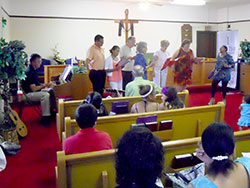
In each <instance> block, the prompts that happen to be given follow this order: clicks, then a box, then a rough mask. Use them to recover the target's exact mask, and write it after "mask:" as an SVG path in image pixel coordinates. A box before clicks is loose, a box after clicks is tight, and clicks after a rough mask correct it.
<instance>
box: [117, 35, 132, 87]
mask: <svg viewBox="0 0 250 188" xmlns="http://www.w3.org/2000/svg"><path fill="white" fill-rule="evenodd" d="M135 43H136V40H135V37H133V36H132V37H129V38H128V42H127V44H125V45H124V46H122V47H121V49H120V58H129V59H131V60H130V61H129V62H128V63H127V64H126V65H125V66H124V67H123V69H122V79H123V84H122V85H123V89H125V88H126V85H127V84H128V83H129V82H131V81H132V80H133V75H132V70H133V67H134V60H133V59H132V58H133V57H135V55H136V51H135V48H134V46H135Z"/></svg>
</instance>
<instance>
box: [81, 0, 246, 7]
mask: <svg viewBox="0 0 250 188" xmlns="http://www.w3.org/2000/svg"><path fill="white" fill-rule="evenodd" d="M82 1H89V0H82ZM92 1H102V2H103V1H107V2H108V1H110V2H120V3H140V2H150V3H151V4H154V5H160V6H162V5H168V4H169V3H170V2H171V1H173V0H92ZM187 1H188V0H187ZM205 1H207V4H208V5H209V4H210V5H215V6H235V5H242V4H247V3H250V0H205Z"/></svg>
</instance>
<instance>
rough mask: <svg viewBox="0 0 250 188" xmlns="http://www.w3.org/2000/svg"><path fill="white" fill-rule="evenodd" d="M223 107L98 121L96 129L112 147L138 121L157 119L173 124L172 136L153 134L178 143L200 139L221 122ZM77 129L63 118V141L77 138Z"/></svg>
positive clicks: (127, 116) (222, 104)
mask: <svg viewBox="0 0 250 188" xmlns="http://www.w3.org/2000/svg"><path fill="white" fill-rule="evenodd" d="M224 110H225V105H224V103H223V102H220V103H218V104H216V105H212V106H201V107H191V108H184V109H176V110H166V111H156V112H146V113H138V114H123V115H116V116H106V117H99V118H98V119H97V123H96V128H97V129H98V130H100V131H105V132H107V133H109V135H110V137H111V140H112V143H113V145H114V146H115V145H116V141H117V140H118V139H119V138H120V137H121V136H122V135H123V134H124V132H126V131H127V130H129V129H130V128H131V125H132V124H135V123H136V119H137V118H138V117H143V116H152V115H157V117H158V118H157V121H158V122H160V121H163V120H172V121H173V126H172V127H173V128H172V130H173V131H172V133H169V131H168V132H166V134H168V135H166V134H160V133H161V131H158V132H154V133H155V134H157V135H158V136H160V137H161V138H162V140H163V141H166V140H178V139H185V138H193V137H197V136H200V135H201V133H202V132H203V130H204V129H205V128H206V127H207V126H208V125H209V124H211V123H213V122H215V121H217V122H223V121H224ZM79 129H80V128H79V127H78V125H77V123H76V120H75V119H71V118H70V117H66V118H65V133H63V140H64V139H65V138H68V137H69V136H72V135H74V134H76V132H77V131H78V130H79Z"/></svg>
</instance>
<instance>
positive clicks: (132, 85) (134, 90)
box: [125, 65, 161, 97]
mask: <svg viewBox="0 0 250 188" xmlns="http://www.w3.org/2000/svg"><path fill="white" fill-rule="evenodd" d="M132 74H133V76H134V78H135V79H134V80H133V81H132V82H129V83H128V84H127V86H126V89H125V96H126V97H132V96H140V93H139V86H140V85H151V86H153V87H154V88H155V91H156V93H157V94H158V93H161V88H160V87H159V86H158V85H156V84H155V83H154V82H151V81H149V80H144V79H143V75H144V69H143V67H142V66H141V65H136V66H134V69H133V72H132Z"/></svg>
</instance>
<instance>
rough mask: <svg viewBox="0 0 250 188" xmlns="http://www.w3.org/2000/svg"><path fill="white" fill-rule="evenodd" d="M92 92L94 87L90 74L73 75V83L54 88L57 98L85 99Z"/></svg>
mask: <svg viewBox="0 0 250 188" xmlns="http://www.w3.org/2000/svg"><path fill="white" fill-rule="evenodd" d="M90 91H92V85H91V82H90V80H89V74H88V73H87V74H85V73H80V74H73V77H72V80H71V82H69V83H65V84H61V85H56V86H55V87H54V92H55V96H56V97H60V96H64V97H71V98H72V99H74V100H80V99H85V98H86V97H87V96H88V94H89V92H90Z"/></svg>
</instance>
